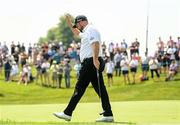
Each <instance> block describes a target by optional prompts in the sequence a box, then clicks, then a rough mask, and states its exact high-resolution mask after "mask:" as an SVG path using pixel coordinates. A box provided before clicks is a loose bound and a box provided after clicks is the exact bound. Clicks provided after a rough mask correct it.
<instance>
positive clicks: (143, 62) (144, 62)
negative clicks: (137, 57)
mask: <svg viewBox="0 0 180 125" xmlns="http://www.w3.org/2000/svg"><path fill="white" fill-rule="evenodd" d="M141 69H142V76H141V78H140V79H141V81H144V80H148V79H149V78H148V75H147V73H148V71H149V58H148V57H147V53H145V56H144V57H143V58H142V59H141Z"/></svg>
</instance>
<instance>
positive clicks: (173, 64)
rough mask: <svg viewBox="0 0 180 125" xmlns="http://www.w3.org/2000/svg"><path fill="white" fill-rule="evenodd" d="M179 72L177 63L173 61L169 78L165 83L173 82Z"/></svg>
mask: <svg viewBox="0 0 180 125" xmlns="http://www.w3.org/2000/svg"><path fill="white" fill-rule="evenodd" d="M177 72H178V66H177V64H176V61H175V60H172V62H171V65H170V68H169V73H168V76H167V77H166V79H165V81H169V80H172V79H173V78H174V76H175V75H176V74H177Z"/></svg>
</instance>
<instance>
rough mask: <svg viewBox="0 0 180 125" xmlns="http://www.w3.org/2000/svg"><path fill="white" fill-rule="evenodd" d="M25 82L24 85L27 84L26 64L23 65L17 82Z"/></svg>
mask: <svg viewBox="0 0 180 125" xmlns="http://www.w3.org/2000/svg"><path fill="white" fill-rule="evenodd" d="M21 83H25V86H26V85H27V84H28V66H27V65H23V67H22V71H21V72H20V80H19V82H18V84H21Z"/></svg>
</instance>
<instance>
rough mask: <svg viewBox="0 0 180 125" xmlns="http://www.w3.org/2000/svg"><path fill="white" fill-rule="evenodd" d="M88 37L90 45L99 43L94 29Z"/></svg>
mask: <svg viewBox="0 0 180 125" xmlns="http://www.w3.org/2000/svg"><path fill="white" fill-rule="evenodd" d="M89 35H90V36H89V40H90V44H92V43H94V42H100V41H101V39H100V34H99V32H98V31H97V30H96V29H91V30H90V33H89Z"/></svg>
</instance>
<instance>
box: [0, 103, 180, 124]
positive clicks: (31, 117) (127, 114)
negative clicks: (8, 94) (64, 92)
mask: <svg viewBox="0 0 180 125" xmlns="http://www.w3.org/2000/svg"><path fill="white" fill-rule="evenodd" d="M65 106H66V104H39V105H1V122H0V123H2V122H3V121H4V122H5V123H8V122H10V123H13V121H15V122H16V123H25V124H26V123H33V124H35V123H37V124H47V123H51V124H58V123H59V124H61V123H69V124H75V123H77V124H95V122H94V121H95V119H96V118H98V117H99V115H98V113H99V112H101V106H100V104H99V103H80V104H78V106H77V108H76V110H75V111H74V113H73V117H72V121H71V122H64V120H60V119H58V118H56V117H54V116H53V115H52V113H53V112H56V111H62V110H63V109H64V108H65ZM179 107H180V101H125V102H112V110H113V113H114V118H115V123H114V124H117V123H121V124H123V123H124V124H135V123H136V124H153V123H159V124H162V123H169V124H170V123H171V124H175V123H179V121H180V108H179Z"/></svg>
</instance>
